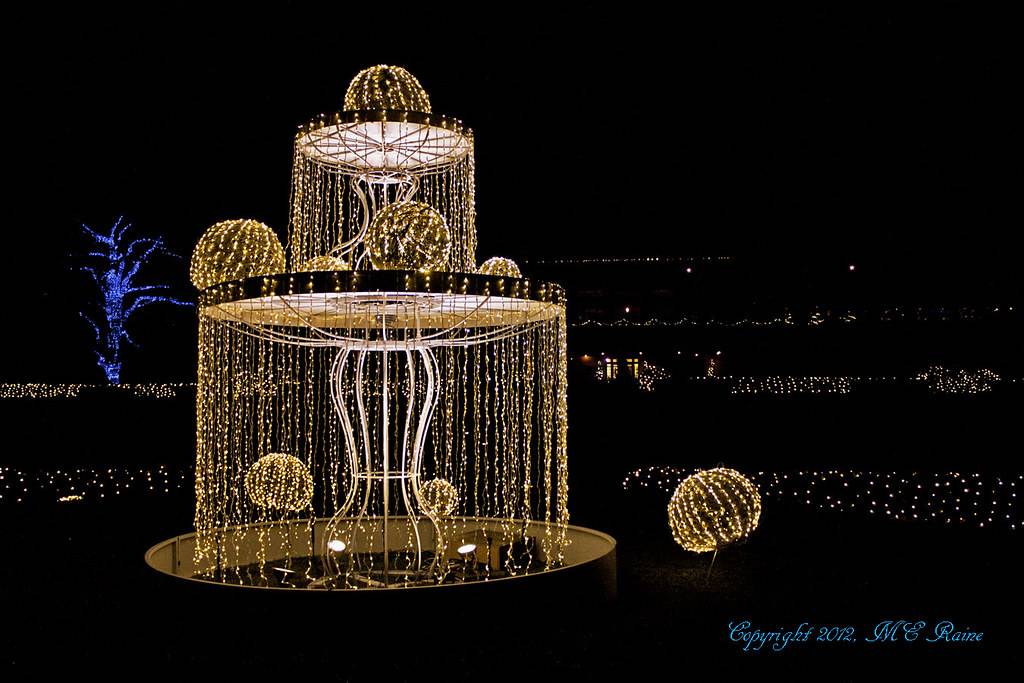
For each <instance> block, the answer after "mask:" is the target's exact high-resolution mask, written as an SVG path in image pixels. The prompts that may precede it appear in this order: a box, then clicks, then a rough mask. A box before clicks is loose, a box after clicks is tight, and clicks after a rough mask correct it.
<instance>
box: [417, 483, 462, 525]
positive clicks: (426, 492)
mask: <svg viewBox="0 0 1024 683" xmlns="http://www.w3.org/2000/svg"><path fill="white" fill-rule="evenodd" d="M420 500H421V501H422V503H423V505H424V506H425V507H426V508H427V510H429V511H430V512H432V513H433V514H434V515H436V516H438V517H448V516H449V515H451V514H452V513H453V512H455V510H456V509H457V508H458V506H459V491H458V489H456V488H455V486H453V485H452V483H451V482H450V481H448V480H447V479H431V480H430V481H428V482H426V483H425V484H423V486H421V487H420Z"/></svg>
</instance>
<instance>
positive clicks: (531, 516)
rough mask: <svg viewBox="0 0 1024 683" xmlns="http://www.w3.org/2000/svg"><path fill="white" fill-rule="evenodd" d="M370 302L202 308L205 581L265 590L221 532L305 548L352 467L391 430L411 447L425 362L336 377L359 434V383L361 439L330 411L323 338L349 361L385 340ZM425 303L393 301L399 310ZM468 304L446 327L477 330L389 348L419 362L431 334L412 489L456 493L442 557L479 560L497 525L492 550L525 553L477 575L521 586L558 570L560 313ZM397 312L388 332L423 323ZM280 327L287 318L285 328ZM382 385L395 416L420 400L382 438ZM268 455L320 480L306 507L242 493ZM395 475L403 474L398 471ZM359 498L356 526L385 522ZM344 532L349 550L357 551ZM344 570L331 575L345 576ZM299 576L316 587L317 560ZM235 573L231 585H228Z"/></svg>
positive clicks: (254, 566)
mask: <svg viewBox="0 0 1024 683" xmlns="http://www.w3.org/2000/svg"><path fill="white" fill-rule="evenodd" d="M367 296H368V295H364V294H361V293H360V294H357V295H356V296H354V297H352V300H351V301H348V302H346V303H345V304H342V305H339V299H338V298H337V296H336V295H335V294H334V293H329V294H324V295H319V296H318V295H315V294H314V295H312V296H311V297H306V298H305V299H304V302H305V307H306V310H302V311H299V310H296V311H290V312H288V313H286V314H285V313H282V311H281V306H280V305H277V304H274V303H265V304H264V305H263V306H258V307H256V306H251V305H246V306H244V307H243V306H238V307H237V309H239V310H242V309H244V313H240V312H239V310H236V308H235V307H232V306H231V304H230V303H227V304H209V305H205V306H202V307H201V309H202V311H203V315H202V317H201V320H200V339H201V343H200V382H199V383H200V387H201V388H200V392H199V407H198V412H197V416H198V424H199V428H198V433H199V443H198V446H199V455H198V458H197V508H196V528H197V531H198V545H197V559H198V560H200V561H199V564H200V565H201V566H204V567H206V571H207V573H208V575H209V576H211V577H213V576H220V577H222V580H232V581H238V582H240V583H249V582H253V581H255V582H257V583H258V582H260V581H268V580H270V578H271V577H270V576H268V575H267V568H266V566H265V565H266V560H265V558H266V556H267V552H266V550H265V549H264V550H263V551H261V553H260V554H259V556H258V557H257V558H256V560H255V562H247V561H246V557H247V556H246V554H245V553H243V552H242V551H241V549H240V548H239V547H237V546H232V544H231V542H230V538H231V536H230V534H226V533H225V531H226V530H227V529H229V528H231V527H238V526H247V525H259V526H260V528H261V529H266V528H272V527H268V525H273V524H278V525H281V524H285V525H290V526H291V527H293V528H292V531H304V532H305V533H303V534H302V537H303V538H306V537H308V536H309V531H310V530H311V529H312V527H313V525H314V523H315V520H316V519H317V518H330V517H332V516H334V515H335V514H337V513H338V511H339V510H340V509H341V506H342V503H343V502H344V500H345V499H346V498H347V497H348V496H349V494H350V492H351V487H352V486H358V485H359V482H357V481H354V480H353V479H352V471H353V469H354V468H356V467H358V462H356V461H355V459H354V458H360V457H363V454H365V453H367V452H378V451H379V450H380V449H381V447H382V444H381V441H382V437H381V430H382V429H385V428H386V429H389V430H390V435H389V437H390V438H389V441H390V442H391V443H392V444H398V443H400V442H401V441H402V440H403V439H404V438H405V437H406V430H407V429H408V427H407V426H406V425H405V424H404V423H405V421H406V417H407V415H408V416H410V419H413V420H415V419H416V417H417V416H418V415H419V413H420V412H421V411H422V408H423V405H424V404H425V403H426V402H427V401H428V400H429V397H428V396H427V388H426V387H427V381H426V369H425V368H424V367H423V365H422V364H418V363H417V364H414V365H413V367H412V369H411V370H412V374H411V377H412V379H411V380H410V379H409V376H408V374H407V373H408V372H409V368H408V367H405V366H404V365H403V363H404V362H405V361H397V362H396V361H392V362H391V365H390V367H389V368H387V369H385V368H384V367H383V363H382V361H381V359H382V358H383V356H384V355H385V354H382V353H376V354H369V355H368V356H367V358H366V359H364V361H363V372H362V373H361V376H358V377H357V376H356V374H355V372H354V371H352V365H353V363H354V362H355V356H353V355H350V357H349V359H348V360H347V363H348V365H347V367H346V368H345V370H346V371H343V372H342V373H341V374H340V377H341V382H342V383H343V385H344V388H343V389H342V390H341V391H340V392H338V393H339V394H340V398H341V400H342V402H343V403H344V406H343V410H344V411H345V413H346V414H347V415H348V416H350V417H349V419H350V420H352V421H355V420H354V419H353V417H352V416H356V415H359V414H360V407H359V406H358V405H357V391H356V384H357V382H361V383H362V384H363V392H362V393H363V403H364V405H363V407H362V412H363V413H364V414H365V420H366V422H367V428H366V429H365V430H361V429H358V428H356V429H353V430H352V431H353V433H354V437H353V438H354V441H353V442H352V444H351V445H349V444H347V443H346V439H345V435H344V433H343V432H344V430H343V429H342V428H341V423H340V422H339V420H338V417H337V414H336V412H335V411H334V410H332V408H331V403H332V401H333V400H334V399H333V398H332V390H331V368H332V365H333V364H334V363H335V362H336V360H337V357H338V353H339V346H337V345H336V344H335V343H334V341H335V340H331V339H325V338H324V337H323V336H322V335H323V334H325V333H326V334H327V335H332V336H337V337H342V338H344V339H346V340H348V341H347V342H346V348H350V349H353V350H356V351H358V350H360V349H361V348H369V347H371V346H374V345H379V344H380V343H381V339H380V336H379V330H378V329H377V328H376V327H375V326H373V325H370V324H369V322H371V321H372V320H373V317H372V316H367V315H366V309H367V307H368V306H370V307H371V308H377V309H379V310H384V309H385V308H386V307H388V306H389V305H391V304H389V303H387V302H388V301H390V300H391V299H390V298H389V296H388V295H382V294H377V295H372V296H371V297H370V299H369V301H368V300H367V298H366V297H367ZM492 301H493V300H492ZM420 305H422V304H419V303H417V304H413V305H406V304H402V306H403V307H404V308H406V309H415V308H417V307H419V306H420ZM463 305H464V306H465V310H462V311H458V312H456V313H454V314H453V315H455V316H456V317H458V318H466V317H467V316H469V320H471V321H472V322H473V323H474V324H481V325H483V324H485V323H486V327H457V328H452V329H442V330H440V332H441V333H440V334H438V331H436V330H435V329H433V328H421V329H419V330H417V329H415V328H407V327H403V326H396V327H394V328H393V330H395V331H396V334H395V335H394V337H393V341H391V342H390V343H392V345H393V346H394V347H395V348H408V349H410V350H412V349H415V348H417V347H418V346H421V342H420V338H421V337H428V336H431V335H434V343H435V345H434V346H432V352H433V355H434V358H435V360H436V373H437V374H436V380H435V385H436V397H435V398H434V400H435V405H434V409H433V413H432V418H431V420H430V423H429V426H428V428H427V434H426V438H425V439H424V446H423V455H422V467H421V471H420V472H419V481H420V484H421V485H422V484H423V483H426V482H431V481H436V480H442V479H443V480H445V481H447V482H448V483H449V484H450V485H451V486H452V487H453V488H454V490H455V492H456V496H455V505H454V509H453V510H452V511H451V512H448V513H447V514H441V515H440V518H439V522H438V523H439V526H440V528H441V531H442V534H441V536H442V537H443V538H445V539H446V541H445V545H446V548H444V549H441V552H442V553H443V552H446V551H450V550H453V549H456V548H458V547H461V546H464V545H466V544H475V545H478V546H481V547H482V546H483V545H484V543H480V542H479V541H480V540H481V537H482V536H487V534H482V533H478V530H480V529H482V527H481V524H480V523H481V521H482V520H490V519H497V520H500V533H497V534H490V535H489V536H488V539H487V540H486V541H485V543H486V544H487V545H489V546H494V547H495V548H500V547H511V546H513V545H515V546H516V547H517V548H518V549H519V552H518V553H517V552H506V553H505V554H504V556H503V557H501V558H499V562H498V565H499V566H497V567H494V566H492V565H493V563H486V564H485V566H484V568H483V572H484V573H486V574H490V573H492V571H494V570H498V571H499V572H500V573H501V574H503V575H505V574H507V575H515V574H517V573H521V572H526V571H529V570H530V569H531V568H532V569H536V568H537V566H536V565H535V563H536V564H537V565H542V566H543V567H544V568H550V567H553V566H558V565H559V563H560V562H561V559H562V550H563V545H564V542H565V526H566V524H567V523H568V508H567V503H568V500H567V498H568V479H567V475H568V469H567V468H568V462H567V452H566V436H567V435H566V415H565V400H566V393H565V392H566V387H565V379H566V378H565V369H566V357H565V315H564V305H563V304H562V303H537V304H535V306H534V308H532V309H529V310H528V311H526V312H524V311H523V309H522V308H521V307H519V306H514V305H509V304H507V303H501V304H499V305H497V306H495V307H494V308H493V309H492V310H490V311H488V312H487V313H486V314H483V313H481V312H480V311H479V309H478V308H477V306H478V305H479V304H478V303H477V302H476V301H475V300H474V301H473V303H466V304H463ZM327 309H330V311H331V317H332V320H333V322H331V323H330V324H329V325H330V326H324V327H307V326H302V325H300V324H298V321H299V320H301V319H306V320H308V319H311V318H312V317H314V316H313V314H311V313H310V311H312V310H327ZM390 310H391V314H392V315H395V319H396V320H395V324H396V325H398V322H399V321H401V320H404V319H406V318H407V317H408V318H409V319H415V318H416V317H417V316H418V313H417V311H415V310H407V311H405V312H404V313H401V314H395V313H394V308H391V309H390ZM474 310H475V311H476V313H475V314H474V313H471V311H474ZM446 315H448V314H446ZM473 315H475V316H476V318H474V317H473ZM288 316H294V318H293V319H292V320H291V321H290V322H291V323H292V324H288V323H289V321H288V320H287V319H286V318H287V317H288ZM442 317H444V316H442ZM342 323H343V324H344V326H341V327H339V326H338V325H339V324H342ZM285 340H287V341H285ZM386 355H387V356H388V357H391V356H394V355H396V354H394V353H391V352H388V353H386ZM385 372H387V373H389V377H388V379H389V380H390V385H391V386H392V387H393V389H392V391H391V392H390V393H389V396H390V397H392V399H393V401H394V403H395V404H402V403H403V401H408V400H409V394H410V392H412V393H413V396H412V403H411V408H409V409H406V413H402V414H399V413H398V411H397V409H396V408H395V407H394V406H393V407H392V409H391V410H392V411H393V412H392V415H391V419H390V421H389V422H388V423H387V425H385V423H384V417H383V410H384V408H383V406H382V402H381V400H380V398H379V395H378V394H377V392H379V387H380V386H381V385H382V384H383V383H384V382H383V379H384V378H383V375H384V373H385ZM396 379H397V380H398V381H396ZM371 396H373V397H375V400H371V398H370V397H371ZM403 409H404V408H403ZM363 440H365V443H361V441H363ZM270 453H285V454H288V455H290V456H293V457H294V458H297V459H298V460H299V461H301V462H303V463H305V464H306V466H307V467H308V469H309V472H310V475H311V477H312V480H313V481H314V495H313V496H312V498H311V499H310V501H309V504H308V506H307V507H305V508H303V509H299V510H284V511H282V510H278V509H268V508H265V507H261V506H260V505H259V504H258V503H257V502H256V501H254V500H253V499H252V496H251V495H247V492H246V491H245V490H244V487H242V486H239V482H242V481H244V479H245V476H246V474H247V473H248V472H250V471H251V469H252V468H253V466H254V465H255V464H256V463H257V462H259V461H260V460H261V459H262V458H263V457H265V456H266V455H267V454H270ZM394 464H395V467H396V469H398V468H400V467H402V466H403V465H402V463H394ZM367 495H368V500H367V504H366V505H367V509H366V511H365V512H364V515H363V516H364V518H371V517H377V518H379V517H381V516H383V514H384V508H383V497H382V491H381V489H379V488H375V489H372V490H370V491H369V492H368V494H367ZM396 497H397V495H396ZM411 507H412V510H411V514H413V515H417V514H423V512H424V510H423V506H421V505H417V504H413V505H412V506H411ZM405 512H406V513H410V511H409V510H405ZM442 512H444V511H442ZM529 521H542V522H544V523H545V531H544V534H543V537H541V538H531V537H530V536H529V534H530V533H531V532H530V531H529V525H528V524H527V522H529ZM408 532H409V527H407V528H406V533H408ZM352 533H353V532H351V531H350V532H349V537H347V538H346V539H344V540H345V542H346V544H347V545H349V546H351V545H353V543H354V539H353V538H351V535H352ZM328 540H331V539H328ZM274 543H277V544H278V546H279V547H280V548H281V549H282V550H283V554H284V557H286V558H289V560H290V558H292V557H295V558H311V557H314V556H315V555H316V552H317V549H316V548H314V547H312V543H308V542H298V541H295V540H294V539H293V538H292V536H291V535H289V534H284V535H282V534H281V533H279V532H278V533H273V534H271V533H265V534H263V535H261V537H260V547H261V548H264V546H267V545H271V544H274ZM535 544H536V546H537V547H536V548H535V547H534V545H535ZM399 545H400V547H398V548H396V546H394V545H392V547H391V550H392V551H396V550H397V551H400V552H404V553H405V554H406V555H407V556H409V557H412V555H414V554H415V547H414V543H413V540H412V539H407V542H405V543H403V544H399ZM250 559H251V558H250ZM348 569H349V568H348V567H347V566H345V565H342V566H339V567H338V570H339V573H341V574H344V573H345V572H346V571H348ZM351 569H352V570H353V571H355V569H356V567H352V568H351ZM303 571H308V572H312V573H311V574H310V575H309V578H310V579H313V578H315V576H314V575H316V574H318V572H319V570H318V569H317V568H316V566H315V562H308V563H307V565H304V566H303ZM446 571H447V569H446V568H445V567H440V568H439V569H438V573H437V574H436V575H435V577H434V578H435V579H438V580H444V578H445V576H444V575H445V574H446ZM225 572H227V574H225ZM231 572H235V575H233V576H229V574H230V573H231ZM410 580H412V579H411V577H410ZM344 585H346V586H347V585H348V584H344ZM352 587H357V586H352Z"/></svg>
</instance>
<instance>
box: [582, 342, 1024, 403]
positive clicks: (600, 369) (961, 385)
mask: <svg viewBox="0 0 1024 683" xmlns="http://www.w3.org/2000/svg"><path fill="white" fill-rule="evenodd" d="M681 353H682V352H679V354H681ZM720 353H721V352H716V354H715V355H713V356H709V357H708V359H707V362H706V365H705V373H704V375H697V376H687V377H683V378H682V380H683V381H688V382H694V383H698V384H711V385H721V386H725V387H728V389H729V393H730V394H731V395H733V396H757V395H771V396H789V395H794V396H795V395H826V394H834V395H844V394H850V393H852V392H853V391H854V390H855V389H856V388H857V387H859V386H874V387H890V388H895V387H900V386H903V387H911V386H914V385H918V384H924V385H925V386H927V388H928V389H929V390H930V391H931V392H932V393H936V394H957V395H969V394H982V393H987V392H989V391H991V390H992V388H993V387H994V386H995V385H996V384H997V383H1004V382H1005V383H1007V384H1017V383H1018V381H1019V380H1018V379H1017V378H1008V379H1005V378H1002V377H1000V376H999V375H997V374H996V373H995V372H993V371H992V370H989V369H986V368H983V369H981V370H955V371H954V370H947V369H945V368H942V367H941V366H936V367H932V368H929V369H928V370H927V371H925V372H921V373H918V374H916V375H912V376H910V377H898V376H874V377H856V376H843V375H751V376H743V375H719V374H717V372H718V356H719V355H720ZM642 355H643V354H642V353H638V354H637V356H642ZM694 355H695V356H699V354H694ZM590 358H592V356H589V355H584V356H582V357H581V360H585V359H590ZM620 365H622V366H624V368H625V371H627V372H629V374H631V375H633V377H634V378H635V379H636V380H637V381H638V384H641V388H642V389H645V390H647V391H650V390H652V389H653V384H651V383H649V382H648V383H646V384H645V383H643V382H641V381H640V380H641V377H642V375H643V370H642V368H641V365H640V360H639V358H630V357H624V358H621V359H620V358H617V357H611V356H603V357H601V359H600V361H599V362H598V363H597V365H596V368H595V372H594V376H595V377H596V378H597V379H598V380H600V381H611V380H614V379H616V378H617V377H618V376H619V366H620ZM642 365H643V367H645V368H647V370H648V372H647V374H648V376H649V377H651V378H652V379H655V380H656V382H655V383H663V382H667V381H668V380H669V379H671V377H672V374H671V372H670V371H669V370H668V369H666V368H662V367H660V366H658V365H655V364H654V363H651V362H649V361H643V362H642ZM634 366H636V367H635V368H634Z"/></svg>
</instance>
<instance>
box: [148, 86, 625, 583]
mask: <svg viewBox="0 0 1024 683" xmlns="http://www.w3.org/2000/svg"><path fill="white" fill-rule="evenodd" d="M409 107H418V108H419V109H411V108H409ZM472 154H473V142H472V135H471V133H470V132H469V131H468V130H467V129H465V128H463V126H462V125H461V124H460V123H458V122H456V121H454V120H453V119H449V118H446V117H443V116H438V115H435V114H433V113H431V110H430V103H429V99H428V98H427V96H426V93H425V92H423V91H422V88H421V87H420V85H419V82H418V81H416V79H415V78H413V77H412V76H411V75H410V74H408V72H406V71H405V70H404V69H400V68H397V67H386V66H380V67H373V68H371V69H368V70H364V71H363V72H360V74H359V75H357V76H356V78H355V79H354V80H353V82H352V85H351V86H350V88H349V92H348V93H347V94H346V96H345V109H344V110H343V111H342V112H339V113H338V114H334V115H331V116H322V117H319V118H318V119H317V120H316V121H315V122H313V123H312V124H309V125H307V126H305V127H303V128H302V129H300V131H299V133H298V135H297V136H296V141H295V168H294V171H293V176H292V178H293V186H292V212H291V224H290V229H289V244H288V254H287V263H288V264H290V270H287V271H286V270H284V269H283V268H282V272H274V273H265V272H258V271H256V272H254V271H250V272H251V274H252V276H251V277H242V278H241V279H232V280H231V281H226V282H225V281H218V282H215V283H204V284H205V288H204V289H202V291H201V293H200V295H199V306H198V309H199V373H198V389H197V456H196V518H195V522H196V532H195V534H194V536H190V537H187V544H188V545H191V552H188V548H186V547H185V546H184V545H182V544H184V543H186V542H185V541H182V538H185V537H179V539H178V540H177V541H176V545H175V546H174V557H175V558H177V560H176V561H178V562H180V561H181V558H183V557H184V558H188V559H187V560H186V561H185V565H183V566H180V567H179V566H175V567H174V569H173V571H172V572H170V573H175V574H179V575H180V574H187V575H189V576H193V577H195V578H199V579H203V580H212V581H220V582H226V583H233V584H241V585H264V586H266V585H275V584H274V583H273V580H272V578H271V579H268V578H267V577H273V576H274V574H273V572H268V571H266V570H267V568H268V567H270V568H277V569H280V570H281V571H285V570H286V571H288V572H290V574H289V581H288V586H290V587H292V588H295V587H299V588H308V589H325V588H329V589H384V588H391V587H400V586H438V585H445V584H447V583H451V582H453V581H456V580H458V581H466V580H478V579H479V580H490V579H498V578H511V577H521V576H529V575H532V574H536V573H539V572H543V571H546V570H549V569H556V568H564V567H571V566H573V565H581V564H585V563H593V562H600V563H607V562H612V563H613V561H614V560H613V553H612V551H613V549H614V542H613V541H612V540H611V539H610V538H608V537H607V536H604V535H603V534H600V533H598V532H593V531H590V530H583V529H579V528H576V527H570V526H569V524H568V520H569V513H568V454H567V447H566V436H567V423H566V369H567V357H566V344H565V341H566V319H565V296H564V292H563V290H562V289H561V287H559V286H557V285H553V284H549V283H542V282H534V281H531V280H529V279H524V278H522V277H519V272H518V269H517V268H516V269H515V270H514V271H513V270H511V269H510V268H509V267H506V268H504V269H499V270H496V271H494V272H487V271H488V270H489V269H484V272H478V271H477V267H476V262H475V250H476V231H475V222H474V221H475V219H474V209H473V177H472V175H473V174H472V168H473V162H472ZM232 244H233V243H232ZM508 263H511V262H508ZM513 265H514V264H513ZM261 270H262V269H261ZM285 453H286V454H288V455H287V456H281V457H277V456H271V455H269V454H285ZM270 457H277V460H276V461H275V462H276V463H277V464H276V465H275V467H278V468H283V469H282V470H281V472H282V475H281V476H276V475H275V477H276V478H274V482H275V484H274V487H275V488H274V496H273V497H274V500H286V501H299V500H301V501H303V502H304V505H302V506H300V507H296V506H294V505H287V506H283V508H284V509H280V508H281V507H282V506H277V508H275V509H274V510H273V513H274V514H273V515H269V514H268V506H267V505H259V504H256V503H258V502H259V500H258V499H254V498H253V497H252V496H250V495H246V492H245V491H244V490H243V489H244V488H245V487H244V486H242V485H241V484H242V479H243V475H244V473H246V472H251V471H253V468H254V467H259V463H261V462H263V461H264V459H266V458H270ZM282 457H283V458H287V460H283V459H281V458H282ZM275 471H276V470H275ZM299 472H307V473H308V476H309V478H310V480H311V481H312V496H311V497H309V498H308V499H307V498H306V495H305V494H306V489H305V486H306V484H305V482H306V480H305V478H304V477H302V476H298V473H299ZM253 476H254V477H255V475H253ZM289 482H291V484H289ZM289 485H292V486H295V487H297V488H298V489H301V490H298V491H295V492H291V493H289V492H287V491H284V490H281V489H282V487H284V488H287V486H289ZM168 543H170V542H168ZM179 545H182V547H178V546H179ZM168 547H169V545H168V544H164V545H161V546H157V547H156V548H154V549H153V550H151V551H150V555H149V557H150V563H151V564H153V565H154V566H161V562H162V560H161V558H162V557H164V555H165V554H166V553H169V552H170V551H169V550H167V548H168ZM467 548H472V551H471V552H470V551H468V550H467ZM609 558H612V559H610V560H609ZM275 563H277V564H275ZM282 563H284V564H286V565H287V568H286V569H285V568H284V567H283V566H278V565H281V564H282ZM602 566H603V565H602ZM612 566H613V565H612Z"/></svg>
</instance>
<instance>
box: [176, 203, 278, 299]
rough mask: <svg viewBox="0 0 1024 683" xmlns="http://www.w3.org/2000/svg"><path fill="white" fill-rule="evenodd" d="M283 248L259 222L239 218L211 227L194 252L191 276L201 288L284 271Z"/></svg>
mask: <svg viewBox="0 0 1024 683" xmlns="http://www.w3.org/2000/svg"><path fill="white" fill-rule="evenodd" d="M284 269H285V265H284V247H282V246H281V240H279V239H278V238H277V235H276V234H275V233H274V231H273V230H272V229H271V228H270V226H267V225H264V224H263V223H260V222H259V221H254V220H246V219H236V220H230V221H221V222H220V223H216V224H214V225H212V226H210V227H209V228H208V229H207V230H206V232H204V233H203V236H202V237H200V238H199V242H198V244H196V248H195V250H193V252H192V264H191V266H190V267H189V278H191V280H192V284H193V285H195V286H196V287H197V288H199V289H206V288H207V287H210V286H212V285H216V284H220V283H221V282H227V281H229V280H238V279H240V278H244V277H252V276H253V275H268V274H270V273H281V272H284Z"/></svg>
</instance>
